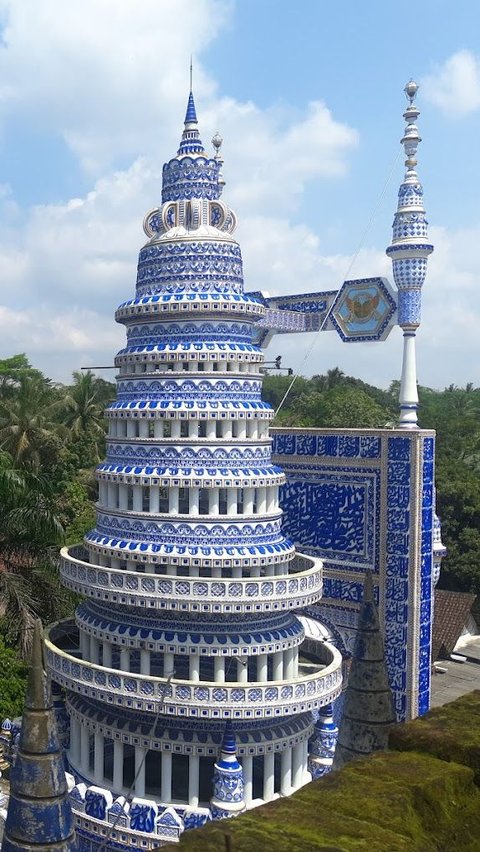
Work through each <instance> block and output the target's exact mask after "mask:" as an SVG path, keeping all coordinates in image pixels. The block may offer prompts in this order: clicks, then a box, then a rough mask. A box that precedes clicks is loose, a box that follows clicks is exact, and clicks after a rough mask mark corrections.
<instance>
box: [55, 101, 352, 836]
mask: <svg viewBox="0 0 480 852" xmlns="http://www.w3.org/2000/svg"><path fill="white" fill-rule="evenodd" d="M213 144H214V148H215V152H216V153H215V155H214V156H213V157H211V156H209V155H208V154H207V153H206V152H205V150H204V147H203V144H202V141H201V139H200V135H199V132H198V127H197V117H196V112H195V105H194V100H193V96H192V94H190V96H189V99H188V107H187V113H186V117H185V128H184V131H183V134H182V139H181V143H180V147H179V149H178V153H177V155H176V156H175V157H174V158H173V159H172V160H170V161H169V162H168V163H167V164H166V165H165V166H164V169H163V189H162V204H161V206H160V207H158V208H156V209H154V210H152V211H151V212H150V213H148V214H147V216H146V217H145V221H144V229H145V232H146V234H147V236H148V242H147V244H146V245H145V246H144V247H143V248H142V250H141V252H140V258H139V263H138V277H137V289H136V296H135V298H133V299H130V300H128V301H126V302H124V303H123V304H122V305H121V306H120V307H119V309H118V311H117V313H116V319H117V321H118V322H120V323H123V324H124V325H125V326H126V330H127V344H126V346H125V348H124V349H122V350H121V351H120V352H119V353H118V355H117V357H116V362H115V363H116V365H117V366H118V369H119V376H118V379H117V382H118V391H117V398H116V401H115V402H114V403H113V404H112V405H111V406H110V407H109V408H108V409H107V412H106V416H107V418H108V422H109V434H108V445H107V458H106V460H105V462H104V463H103V464H101V465H100V466H99V468H98V471H97V478H98V482H99V499H98V509H97V521H96V526H95V529H93V530H92V531H91V532H90V533H89V534H88V535H87V536H86V538H85V541H84V543H83V545H82V546H77V547H73V548H70V549H65V550H64V551H63V552H62V576H63V581H64V583H65V584H66V585H67V586H68V587H69V588H70V589H73V590H74V591H76V592H79V593H81V594H83V595H84V596H85V598H86V600H85V601H84V602H83V603H81V604H80V605H79V607H78V608H77V612H76V617H75V625H73V624H72V625H70V626H69V625H68V624H66V625H65V624H64V625H59V626H56V627H54V628H53V629H52V630H51V631H50V633H49V636H48V638H47V640H46V646H47V660H48V665H49V667H50V671H51V675H52V677H53V679H54V680H56V681H57V682H59V683H60V684H61V685H62V686H64V687H65V688H66V691H67V710H68V713H69V716H70V749H69V763H70V767H71V771H72V772H73V773H74V774H75V776H76V780H77V782H78V784H77V787H76V789H75V791H74V792H73V794H72V798H73V800H74V802H73V807H74V811H75V813H76V814H77V818H78V824H77V829H78V830H80V831H81V832H83V833H87V834H89V836H90V835H92V836H93V835H94V834H95V831H96V830H97V828H98V820H103V822H105V823H107V824H109V825H110V826H111V828H110V834H111V835H112V837H114V838H115V839H116V842H119V843H122V842H123V841H122V840H121V837H122V836H123V837H126V838H127V839H128V838H130V837H131V833H132V832H133V833H134V834H135V833H138V832H143V834H142V837H144V836H147V835H148V834H152V833H153V834H154V835H155V840H156V841H157V842H158V838H166V839H172V837H174V836H178V834H179V832H180V831H181V830H183V828H189V827H193V826H195V825H198V824H201V823H202V822H203V821H205V820H206V819H210V818H212V815H213V816H214V817H215V816H218V815H225V813H230V814H231V813H234V812H238V811H241V810H242V809H244V808H250V807H252V806H253V805H254V804H257V803H259V802H261V801H269V800H271V799H273V798H274V797H276V796H277V795H288V794H290V793H291V792H292V791H294V790H296V789H298V788H299V787H301V786H302V785H303V784H305V783H306V782H307V781H308V780H310V777H311V776H310V773H309V771H308V741H309V738H310V737H311V735H312V733H313V716H312V711H313V710H315V709H317V708H321V707H323V706H325V705H327V704H329V703H330V702H331V701H333V700H334V699H335V698H336V697H337V696H338V694H339V693H340V689H341V657H340V654H339V652H338V651H337V650H336V649H334V648H333V647H332V646H331V645H329V644H328V643H322V642H318V649H317V650H318V655H316V656H315V655H314V659H313V660H312V656H311V654H310V656H309V658H308V659H307V658H303V657H301V656H300V654H301V645H302V642H303V639H304V629H303V626H302V624H301V622H300V621H299V620H298V619H297V618H296V616H295V614H294V612H295V610H298V609H299V608H301V607H304V606H307V605H309V604H310V603H313V602H316V601H318V600H319V598H320V597H321V593H322V568H321V563H320V562H319V560H318V559H316V558H311V557H306V556H302V555H299V554H296V553H295V549H294V547H293V545H292V544H291V542H289V541H288V540H287V539H286V538H285V537H284V536H283V535H282V531H281V516H282V512H281V510H280V509H279V505H278V490H279V486H280V485H281V484H282V483H283V482H284V475H283V473H282V471H281V469H280V468H278V467H276V466H275V465H274V464H273V463H272V460H271V442H270V439H269V434H268V427H269V422H270V419H271V417H272V416H273V411H272V410H271V408H270V406H269V405H268V404H266V403H264V402H262V400H261V385H262V363H263V354H262V352H261V350H260V349H259V348H258V347H257V346H255V345H254V344H253V343H252V336H253V330H254V326H255V323H256V322H257V321H258V320H259V319H260V318H261V317H262V316H263V315H264V313H265V308H264V306H263V305H262V304H261V303H260V302H259V301H257V300H256V299H255V298H254V297H253V296H248V295H246V294H245V293H244V291H243V277H242V258H241V252H240V247H239V245H238V243H237V242H236V240H235V239H234V237H233V236H232V234H233V232H234V230H235V225H236V217H235V214H234V213H233V211H232V210H231V209H230V208H229V207H228V206H227V204H225V203H224V201H222V200H221V198H220V196H221V192H222V189H223V183H224V181H223V178H222V175H221V166H222V160H221V157H220V153H219V151H220V145H221V139H220V137H219V136H218V135H216V136H215V137H214V139H213ZM226 725H227V726H228V727H227V729H226ZM222 743H223V746H222ZM214 780H215V792H214V790H213V781H214ZM212 794H214V795H213V798H212ZM95 797H96V798H95ZM125 798H127V799H128V798H129V802H128V803H127V804H125ZM114 799H117V801H116V802H115V801H114ZM129 832H130V835H129ZM142 848H143V847H142ZM146 848H150V847H148V846H147V847H146ZM151 848H153V846H152V847H151Z"/></svg>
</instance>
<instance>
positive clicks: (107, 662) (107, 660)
mask: <svg viewBox="0 0 480 852" xmlns="http://www.w3.org/2000/svg"><path fill="white" fill-rule="evenodd" d="M103 665H104V666H105V668H106V669H111V668H112V645H111V642H107V641H106V640H104V641H103Z"/></svg>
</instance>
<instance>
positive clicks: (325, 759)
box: [308, 704, 338, 781]
mask: <svg viewBox="0 0 480 852" xmlns="http://www.w3.org/2000/svg"><path fill="white" fill-rule="evenodd" d="M337 739H338V728H337V726H336V724H335V722H334V719H333V709H332V705H331V704H327V706H326V707H323V708H322V709H321V710H320V712H319V714H318V719H317V721H316V723H315V728H314V731H313V737H312V738H311V740H310V742H309V755H308V770H309V772H310V774H311V776H312V779H313V780H314V781H315V779H316V778H321V777H322V775H326V774H327V772H330V770H331V768H332V764H333V757H334V755H335V746H336V744H337Z"/></svg>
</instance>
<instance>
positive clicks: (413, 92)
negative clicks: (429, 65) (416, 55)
mask: <svg viewBox="0 0 480 852" xmlns="http://www.w3.org/2000/svg"><path fill="white" fill-rule="evenodd" d="M403 91H404V92H405V95H406V98H407V101H408V102H409V104H410V106H411V105H412V104H413V102H414V100H415V98H416V96H417V92H418V83H416V82H415V80H412V78H410V80H409V81H408V83H407V85H406V86H405V88H404V90H403Z"/></svg>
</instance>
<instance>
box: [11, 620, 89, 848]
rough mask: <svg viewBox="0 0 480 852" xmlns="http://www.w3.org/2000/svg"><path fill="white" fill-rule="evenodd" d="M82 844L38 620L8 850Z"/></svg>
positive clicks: (13, 788) (15, 768)
mask: <svg viewBox="0 0 480 852" xmlns="http://www.w3.org/2000/svg"><path fill="white" fill-rule="evenodd" d="M76 849H77V846H76V842H75V837H74V829H73V817H72V811H71V808H70V803H69V801H68V795H67V782H66V779H65V766H64V762H63V755H62V751H61V746H60V742H59V739H58V734H57V728H56V722H55V712H54V709H53V701H52V695H51V690H50V685H49V683H48V681H47V676H46V674H45V671H44V668H43V650H42V628H41V623H40V621H37V622H36V624H35V632H34V638H33V652H32V662H31V667H30V675H29V678H28V685H27V691H26V695H25V708H24V712H23V719H22V729H21V734H20V743H19V748H18V754H17V758H16V760H15V763H14V765H13V767H12V770H11V773H10V799H9V803H8V811H7V819H6V822H5V833H4V837H3V841H2V852H35V850H37V852H48V850H56V852H74V850H76Z"/></svg>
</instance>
